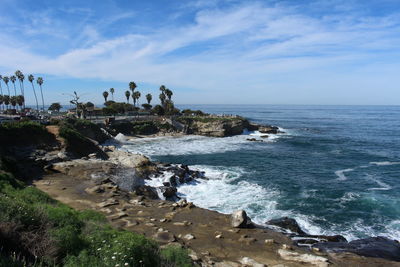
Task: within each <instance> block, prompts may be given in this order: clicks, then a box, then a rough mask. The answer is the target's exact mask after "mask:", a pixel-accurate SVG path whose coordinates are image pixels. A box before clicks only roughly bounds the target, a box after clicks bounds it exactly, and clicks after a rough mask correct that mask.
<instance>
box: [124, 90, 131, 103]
mask: <svg viewBox="0 0 400 267" xmlns="http://www.w3.org/2000/svg"><path fill="white" fill-rule="evenodd" d="M130 96H131V92H129V91H128V90H126V92H125V97H126V101H128V104H129V97H130Z"/></svg>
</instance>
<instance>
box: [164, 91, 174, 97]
mask: <svg viewBox="0 0 400 267" xmlns="http://www.w3.org/2000/svg"><path fill="white" fill-rule="evenodd" d="M173 94H174V93H172V91H171V90H169V89H165V95H166V96H167V97H168V100H171V97H172V95H173Z"/></svg>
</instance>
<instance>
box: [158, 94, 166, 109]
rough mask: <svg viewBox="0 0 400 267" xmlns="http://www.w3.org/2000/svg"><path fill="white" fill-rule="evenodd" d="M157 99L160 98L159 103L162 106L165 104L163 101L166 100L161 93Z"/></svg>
mask: <svg viewBox="0 0 400 267" xmlns="http://www.w3.org/2000/svg"><path fill="white" fill-rule="evenodd" d="M159 98H160V101H161V105H162V106H164V104H165V99H166V96H165V94H164V93H161V94H160V96H159Z"/></svg>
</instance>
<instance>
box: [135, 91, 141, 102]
mask: <svg viewBox="0 0 400 267" xmlns="http://www.w3.org/2000/svg"><path fill="white" fill-rule="evenodd" d="M140 96H141V94H140V92H139V91H136V92H135V98H136V102H137V103H138V106H139V98H140Z"/></svg>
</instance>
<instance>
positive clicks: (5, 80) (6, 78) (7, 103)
mask: <svg viewBox="0 0 400 267" xmlns="http://www.w3.org/2000/svg"><path fill="white" fill-rule="evenodd" d="M3 81H4V83H5V84H6V86H7V91H8V95H7V96H8V98H5V99H4V104H6V107H7V109H8V105H9V104H10V88H9V87H8V82H9V81H10V79H9V78H8V77H7V76H4V77H3ZM6 99H7V101H6Z"/></svg>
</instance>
